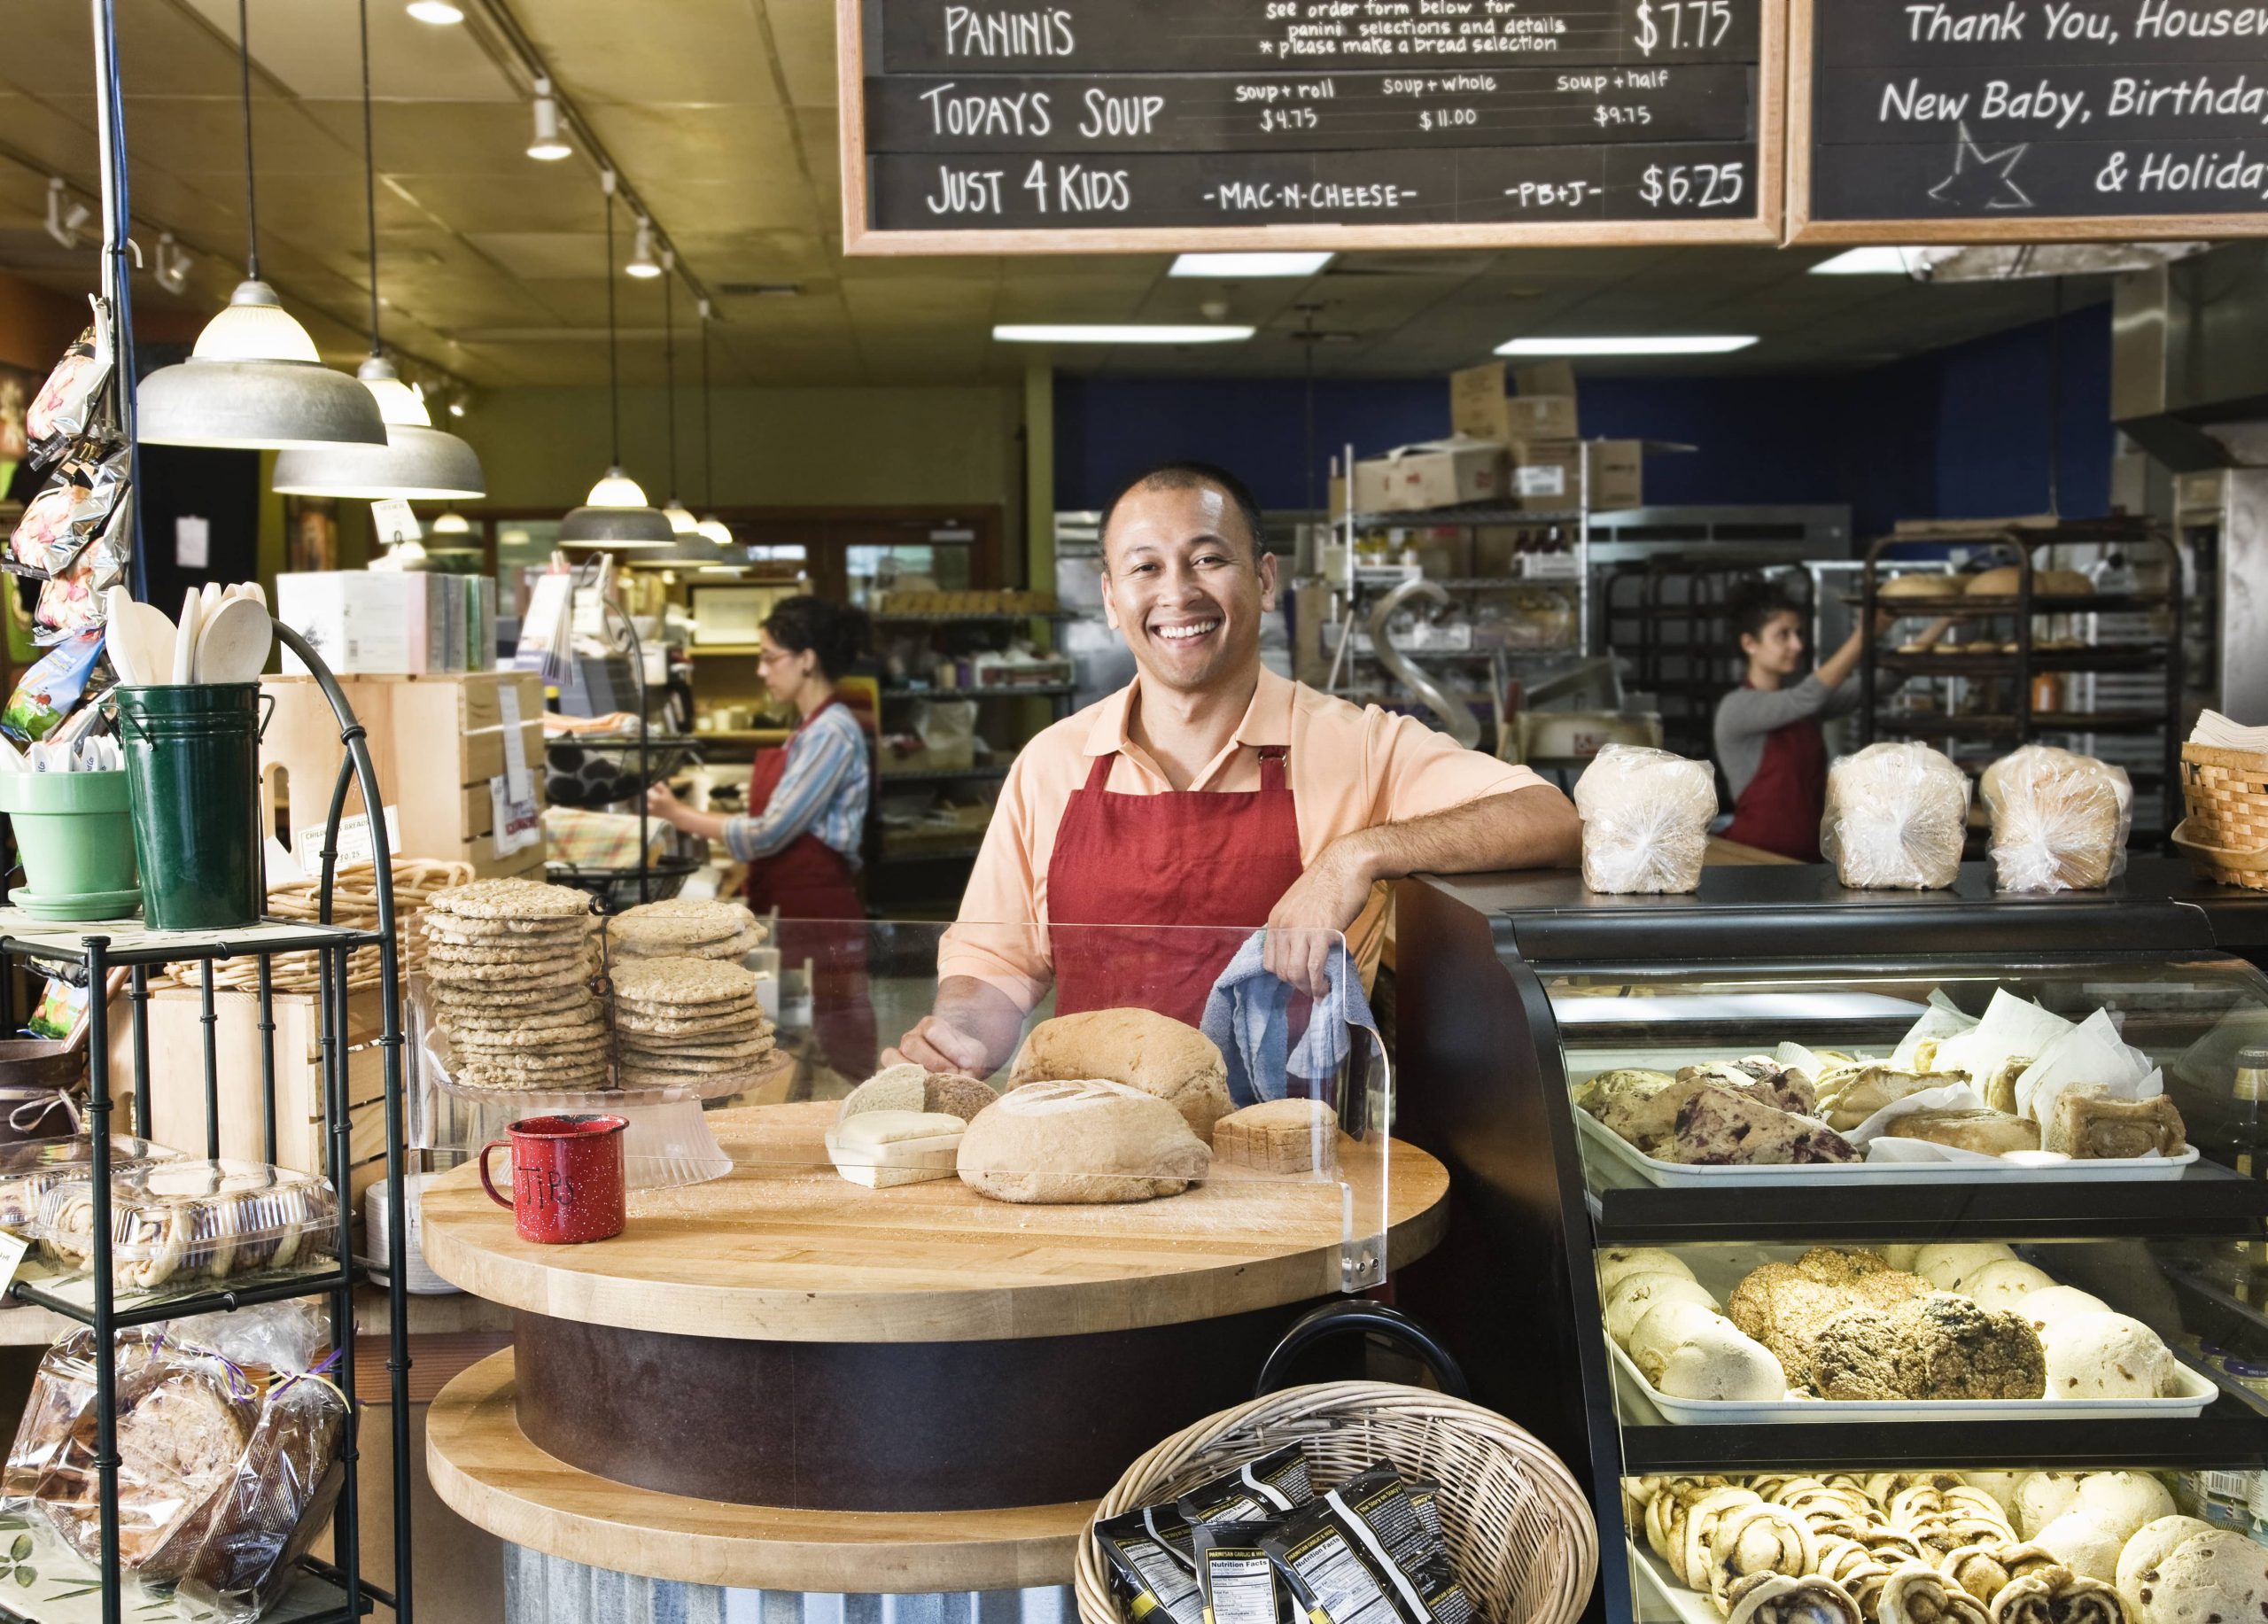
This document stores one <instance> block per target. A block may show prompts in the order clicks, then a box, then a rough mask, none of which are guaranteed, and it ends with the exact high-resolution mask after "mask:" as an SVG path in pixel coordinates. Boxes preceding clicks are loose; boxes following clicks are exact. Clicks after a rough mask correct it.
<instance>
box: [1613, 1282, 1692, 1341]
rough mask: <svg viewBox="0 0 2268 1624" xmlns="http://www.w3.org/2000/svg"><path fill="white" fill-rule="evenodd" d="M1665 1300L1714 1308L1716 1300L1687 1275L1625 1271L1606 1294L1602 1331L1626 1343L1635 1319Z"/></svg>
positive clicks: (1636, 1322) (1645, 1314) (1636, 1321)
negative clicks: (1604, 1325)
mask: <svg viewBox="0 0 2268 1624" xmlns="http://www.w3.org/2000/svg"><path fill="white" fill-rule="evenodd" d="M1665 1302H1692V1303H1698V1304H1700V1305H1701V1306H1702V1307H1704V1308H1708V1309H1714V1308H1715V1307H1716V1306H1717V1300H1716V1299H1715V1298H1714V1297H1712V1296H1711V1295H1710V1294H1708V1293H1707V1292H1706V1291H1705V1290H1704V1289H1702V1288H1701V1287H1700V1286H1697V1285H1695V1284H1694V1283H1693V1281H1692V1280H1691V1279H1690V1278H1689V1277H1687V1276H1685V1275H1682V1274H1671V1273H1670V1272H1669V1271H1668V1270H1660V1271H1658V1272H1655V1273H1648V1274H1626V1275H1624V1276H1623V1277H1622V1278H1620V1279H1619V1280H1617V1281H1616V1282H1615V1283H1614V1289H1613V1290H1612V1291H1610V1292H1608V1293H1607V1294H1606V1301H1605V1302H1604V1305H1603V1307H1604V1312H1605V1315H1606V1334H1607V1336H1608V1338H1609V1339H1610V1340H1613V1341H1616V1342H1620V1343H1627V1342H1628V1341H1629V1340H1630V1333H1632V1332H1633V1331H1635V1330H1636V1329H1637V1328H1638V1322H1639V1321H1640V1320H1642V1319H1643V1318H1645V1317H1646V1316H1647V1315H1648V1314H1650V1313H1651V1312H1652V1311H1653V1310H1654V1309H1656V1308H1658V1307H1659V1306H1660V1305H1661V1304H1663V1303H1665Z"/></svg>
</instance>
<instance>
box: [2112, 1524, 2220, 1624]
mask: <svg viewBox="0 0 2268 1624" xmlns="http://www.w3.org/2000/svg"><path fill="white" fill-rule="evenodd" d="M2212 1531H2213V1525H2212V1524H2211V1523H2210V1522H2207V1521H2205V1520H2204V1519H2202V1518H2196V1517H2182V1516H2173V1517H2161V1518H2159V1519H2157V1520H2155V1522H2147V1523H2144V1524H2143V1525H2142V1526H2141V1527H2140V1528H2138V1529H2137V1530H2135V1532H2134V1533H2132V1535H2128V1536H2127V1540H2126V1543H2125V1544H2124V1546H2123V1547H2121V1548H2120V1550H2119V1552H2118V1594H2119V1595H2120V1596H2122V1597H2124V1598H2125V1600H2126V1605H2127V1607H2128V1608H2129V1609H2131V1610H2132V1612H2133V1614H2134V1616H2135V1617H2136V1618H2137V1619H2139V1618H2140V1617H2141V1616H2142V1575H2143V1574H2145V1573H2149V1572H2151V1571H2153V1570H2154V1569H2155V1568H2156V1567H2157V1566H2158V1565H2159V1564H2160V1563H2162V1562H2163V1561H2164V1560H2165V1559H2166V1558H2168V1557H2170V1556H2171V1555H2172V1554H2173V1553H2174V1552H2175V1551H2176V1550H2179V1549H2180V1548H2181V1547H2182V1546H2183V1545H2185V1544H2186V1543H2188V1542H2190V1541H2191V1540H2194V1539H2195V1538H2196V1537H2197V1536H2198V1535H2201V1534H2210V1533H2211V1532H2212Z"/></svg>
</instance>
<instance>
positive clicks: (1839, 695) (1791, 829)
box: [1716, 580, 1953, 863]
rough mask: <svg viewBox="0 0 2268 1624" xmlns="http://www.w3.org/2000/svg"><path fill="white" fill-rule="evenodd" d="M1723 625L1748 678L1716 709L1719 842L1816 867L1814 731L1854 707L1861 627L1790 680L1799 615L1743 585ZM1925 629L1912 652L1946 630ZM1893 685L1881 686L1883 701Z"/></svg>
mask: <svg viewBox="0 0 2268 1624" xmlns="http://www.w3.org/2000/svg"><path fill="white" fill-rule="evenodd" d="M1728 619H1729V621H1730V623H1731V626H1732V630H1733V636H1734V637H1735V639H1736V641H1737V643H1738V646H1739V649H1740V654H1741V657H1742V658H1743V659H1744V660H1745V661H1746V662H1747V666H1748V670H1747V672H1746V674H1745V676H1744V678H1743V680H1742V682H1741V686H1740V687H1738V688H1735V689H1734V690H1733V691H1732V692H1731V693H1729V694H1728V695H1725V696H1724V698H1723V699H1721V700H1720V701H1719V702H1718V703H1717V726H1716V741H1717V765H1719V766H1720V767H1721V768H1722V769H1723V770H1724V774H1725V782H1726V784H1727V785H1728V787H1729V788H1730V789H1731V790H1732V795H1733V820H1732V823H1731V825H1730V826H1729V827H1728V828H1726V830H1725V831H1724V837H1725V838H1726V839H1727V840H1729V841H1734V842H1736V843H1739V844H1741V845H1744V846H1754V847H1757V848H1758V849H1759V850H1761V851H1776V852H1778V853H1779V854H1780V855H1781V856H1783V857H1789V858H1793V859H1796V861H1798V862H1799V863H1816V862H1818V861H1819V860H1820V853H1819V822H1820V819H1821V816H1822V815H1823V814H1824V813H1825V812H1826V810H1827V741H1826V738H1825V737H1824V735H1822V734H1821V732H1820V727H1819V725H1820V723H1821V721H1822V720H1826V719H1831V718H1834V717H1838V716H1848V715H1849V714H1850V713H1851V712H1852V711H1855V710H1857V709H1858V708H1859V702H1860V692H1859V675H1858V671H1859V661H1860V657H1861V656H1862V655H1863V654H1864V653H1865V651H1866V636H1865V629H1864V628H1863V627H1860V628H1856V629H1854V630H1853V631H1852V633H1851V635H1850V636H1849V637H1847V638H1845V639H1844V641H1843V646H1842V647H1841V648H1839V649H1837V650H1836V651H1835V652H1834V653H1832V654H1830V655H1829V656H1828V657H1826V658H1825V659H1823V660H1821V662H1820V663H1819V665H1818V668H1817V669H1816V670H1814V671H1813V672H1811V673H1810V674H1808V675H1807V676H1806V677H1804V678H1803V680H1800V681H1798V680H1795V676H1796V672H1797V671H1798V669H1799V668H1800V667H1801V666H1802V664H1803V657H1804V629H1803V627H1804V622H1803V613H1802V611H1801V610H1798V608H1797V607H1796V605H1795V604H1793V603H1791V602H1789V601H1788V599H1787V598H1786V597H1785V596H1784V595H1783V594H1782V593H1781V592H1780V590H1779V589H1778V588H1777V587H1774V586H1772V585H1771V584H1770V583H1769V582H1767V581H1762V580H1758V581H1751V582H1750V583H1748V584H1747V585H1746V586H1744V587H1742V588H1741V589H1740V591H1739V592H1738V593H1736V595H1735V596H1734V598H1733V602H1732V605H1731V609H1730V612H1729V614H1728ZM1897 619H1898V615H1897V612H1896V611H1895V610H1881V611H1878V612H1877V614H1876V618H1875V635H1876V636H1877V637H1879V636H1881V635H1882V634H1883V633H1885V632H1887V631H1889V630H1890V628H1891V626H1893V625H1894V624H1895V623H1896V622H1897ZM1952 626H1953V621H1952V620H1951V619H1949V618H1947V619H1939V620H1935V621H1932V622H1931V623H1930V626H1929V627H1928V629H1927V630H1925V631H1924V632H1923V633H1922V635H1921V636H1920V637H1919V638H1918V639H1916V640H1915V643H1914V645H1913V647H1914V648H1915V649H1928V648H1932V647H1934V646H1936V644H1937V642H1938V640H1939V639H1940V638H1942V637H1944V636H1945V634H1946V632H1947V631H1949V630H1951V629H1952ZM1896 686H1897V683H1896V681H1894V680H1884V683H1883V685H1882V689H1881V691H1882V692H1884V693H1888V692H1890V691H1891V689H1892V688H1895V687H1896Z"/></svg>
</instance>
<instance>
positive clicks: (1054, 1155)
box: [955, 1078, 1213, 1205]
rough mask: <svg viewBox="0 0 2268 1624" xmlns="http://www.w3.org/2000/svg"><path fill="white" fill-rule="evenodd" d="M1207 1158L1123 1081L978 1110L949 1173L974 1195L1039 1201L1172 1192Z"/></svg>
mask: <svg viewBox="0 0 2268 1624" xmlns="http://www.w3.org/2000/svg"><path fill="white" fill-rule="evenodd" d="M1212 1157H1213V1153H1212V1151H1211V1150H1210V1149H1209V1148H1208V1147H1207V1146H1206V1144H1205V1142H1204V1141H1203V1140H1202V1139H1200V1138H1198V1137H1197V1136H1196V1135H1195V1134H1194V1133H1192V1132H1191V1131H1190V1127H1189V1123H1187V1122H1186V1121H1185V1120H1184V1118H1183V1116H1182V1114H1181V1113H1180V1112H1179V1111H1177V1110H1176V1109H1175V1108H1174V1107H1172V1106H1171V1105H1169V1104H1168V1103H1167V1102H1166V1101H1164V1100H1161V1099H1159V1098H1158V1097H1157V1096H1156V1095H1154V1094H1148V1093H1145V1092H1142V1091H1141V1090H1140V1089H1138V1088H1130V1087H1128V1086H1127V1085H1126V1084H1122V1083H1112V1082H1107V1081H1104V1080H1101V1079H1099V1078H1080V1079H1076V1080H1071V1081H1057V1082H1045V1083H1031V1084H1026V1085H1024V1086H1023V1087H1021V1088H1018V1089H1014V1090H1011V1091H1010V1092H1007V1093H1006V1094H1003V1095H1001V1096H1000V1098H999V1099H998V1100H995V1101H994V1102H993V1103H992V1104H991V1105H990V1106H988V1107H985V1108H984V1109H983V1111H980V1112H978V1113H977V1115H976V1120H975V1121H974V1122H972V1123H969V1125H968V1131H967V1133H964V1134H963V1135H962V1136H961V1141H960V1151H959V1156H958V1157H957V1159H956V1162H955V1166H956V1170H958V1171H959V1174H960V1180H961V1182H962V1183H963V1184H965V1185H967V1186H968V1187H969V1188H970V1189H972V1190H974V1191H975V1192H976V1193H978V1194H980V1195H989V1196H990V1197H991V1198H992V1199H993V1200H995V1201H1020V1202H1027V1203H1032V1204H1039V1205H1066V1204H1074V1203H1090V1204H1100V1203H1104V1202H1111V1201H1149V1200H1151V1199H1153V1197H1156V1196H1161V1195H1179V1194H1180V1193H1182V1192H1183V1191H1184V1190H1186V1189H1187V1188H1189V1186H1190V1185H1192V1184H1193V1183H1195V1182H1196V1181H1197V1180H1199V1179H1200V1178H1202V1177H1205V1172H1206V1169H1207V1167H1208V1165H1209V1164H1210V1162H1211V1161H1212Z"/></svg>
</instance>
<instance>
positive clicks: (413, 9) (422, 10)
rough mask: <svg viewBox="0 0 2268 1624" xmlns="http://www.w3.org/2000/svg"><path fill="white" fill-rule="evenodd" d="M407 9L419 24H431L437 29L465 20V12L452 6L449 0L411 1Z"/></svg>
mask: <svg viewBox="0 0 2268 1624" xmlns="http://www.w3.org/2000/svg"><path fill="white" fill-rule="evenodd" d="M405 9H406V10H407V11H408V12H409V14H410V15H411V16H412V17H415V18H416V19H417V20H418V21H419V22H430V23H432V24H434V25H435V26H437V27H439V26H442V25H445V24H448V23H453V22H462V21H463V20H464V12H463V10H462V8H460V7H458V6H454V5H451V4H449V0H409V4H408V7H406V8H405Z"/></svg>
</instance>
